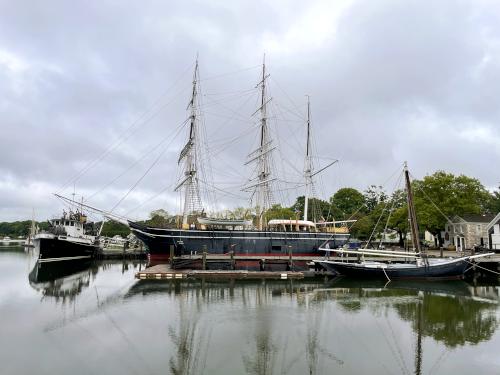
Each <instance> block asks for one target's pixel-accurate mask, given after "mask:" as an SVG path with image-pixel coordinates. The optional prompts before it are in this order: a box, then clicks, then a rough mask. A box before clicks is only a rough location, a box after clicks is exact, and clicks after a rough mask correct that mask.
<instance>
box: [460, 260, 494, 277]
mask: <svg viewBox="0 0 500 375" xmlns="http://www.w3.org/2000/svg"><path fill="white" fill-rule="evenodd" d="M465 261H466V262H467V263H469V264H470V265H472V266H476V267H478V268H481V269H482V270H485V271H489V272H491V273H494V274H495V275H499V276H500V272H496V271H493V270H490V269H488V268H486V267H481V266H480V265H479V264H477V263H472V262H470V261H468V260H467V259H465Z"/></svg>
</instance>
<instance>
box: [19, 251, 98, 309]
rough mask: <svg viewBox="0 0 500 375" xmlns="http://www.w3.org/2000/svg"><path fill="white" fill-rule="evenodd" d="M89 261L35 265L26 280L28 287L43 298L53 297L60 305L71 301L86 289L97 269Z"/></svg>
mask: <svg viewBox="0 0 500 375" xmlns="http://www.w3.org/2000/svg"><path fill="white" fill-rule="evenodd" d="M91 265H92V262H91V261H90V260H88V261H86V260H76V261H66V262H64V264H61V263H60V262H45V263H39V262H37V263H35V265H34V267H33V269H32V270H31V272H30V274H29V276H28V280H29V283H30V285H31V286H32V287H33V288H34V289H36V290H38V291H40V292H41V293H42V294H43V296H44V297H45V296H50V297H55V299H56V301H59V300H61V301H62V303H65V302H67V301H73V300H74V299H75V297H76V296H77V295H78V294H80V293H81V292H82V290H83V288H88V287H89V284H90V278H91V276H92V274H95V273H96V272H97V267H94V268H92V267H91Z"/></svg>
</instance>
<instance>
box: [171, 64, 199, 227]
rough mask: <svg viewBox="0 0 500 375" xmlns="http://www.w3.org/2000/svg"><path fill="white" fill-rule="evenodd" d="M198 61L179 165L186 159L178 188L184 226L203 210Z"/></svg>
mask: <svg viewBox="0 0 500 375" xmlns="http://www.w3.org/2000/svg"><path fill="white" fill-rule="evenodd" d="M198 74H199V73H198V59H196V64H195V69H194V74H193V89H192V93H191V100H190V102H189V105H188V108H190V117H189V119H190V123H189V139H188V142H187V144H186V145H185V146H184V148H183V149H182V151H181V153H180V155H179V161H178V162H179V163H180V162H181V161H182V160H183V159H184V160H185V163H184V179H183V180H182V182H181V183H179V185H177V187H176V189H175V190H176V191H177V190H179V189H180V188H181V187H183V188H184V208H183V212H182V224H183V225H187V224H188V216H189V214H190V213H192V212H194V211H196V210H197V209H200V208H201V198H200V191H199V187H198V179H197V178H196V172H197V160H196V141H197V110H198V109H197V97H198Z"/></svg>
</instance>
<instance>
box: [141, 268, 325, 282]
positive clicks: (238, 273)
mask: <svg viewBox="0 0 500 375" xmlns="http://www.w3.org/2000/svg"><path fill="white" fill-rule="evenodd" d="M323 274H324V273H323ZM307 275H309V274H308V273H306V272H297V271H283V272H275V271H247V270H176V269H172V268H171V267H170V265H169V264H157V265H156V266H152V267H149V268H146V269H144V270H142V271H139V272H137V273H136V274H135V277H136V278H137V279H141V280H144V279H157V280H161V279H184V278H194V279H279V280H287V279H302V278H304V277H305V276H307Z"/></svg>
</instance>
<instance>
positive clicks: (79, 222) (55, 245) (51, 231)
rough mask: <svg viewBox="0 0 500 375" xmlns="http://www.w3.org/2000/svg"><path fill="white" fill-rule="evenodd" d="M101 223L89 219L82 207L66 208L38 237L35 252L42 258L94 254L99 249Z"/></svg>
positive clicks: (69, 258) (78, 256)
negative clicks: (91, 221)
mask: <svg viewBox="0 0 500 375" xmlns="http://www.w3.org/2000/svg"><path fill="white" fill-rule="evenodd" d="M99 231H100V226H98V225H97V224H95V223H90V222H87V216H86V215H85V214H83V213H82V211H81V210H78V209H77V210H76V211H71V210H70V211H69V212H65V211H64V212H63V215H62V216H61V217H59V218H55V219H51V220H49V228H48V229H47V230H46V231H44V232H41V233H38V234H37V235H35V237H34V240H33V242H34V252H33V254H34V256H35V257H36V258H37V259H38V261H39V262H42V263H43V262H55V261H65V260H79V259H90V258H92V257H93V256H94V255H95V254H96V252H97V250H98V249H99Z"/></svg>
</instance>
